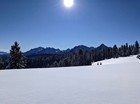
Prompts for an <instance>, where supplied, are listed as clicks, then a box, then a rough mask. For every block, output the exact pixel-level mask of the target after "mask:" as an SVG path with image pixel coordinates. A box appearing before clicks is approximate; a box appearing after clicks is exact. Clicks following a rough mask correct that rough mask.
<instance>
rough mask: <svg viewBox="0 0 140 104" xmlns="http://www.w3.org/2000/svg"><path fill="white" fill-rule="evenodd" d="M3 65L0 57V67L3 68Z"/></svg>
mask: <svg viewBox="0 0 140 104" xmlns="http://www.w3.org/2000/svg"><path fill="white" fill-rule="evenodd" d="M3 65H4V62H3V60H2V58H1V57H0V69H3Z"/></svg>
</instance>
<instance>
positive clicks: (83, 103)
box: [0, 57, 140, 104]
mask: <svg viewBox="0 0 140 104" xmlns="http://www.w3.org/2000/svg"><path fill="white" fill-rule="evenodd" d="M129 58H130V57H129ZM129 58H128V59H129ZM131 58H132V57H131ZM132 59H133V60H135V59H136V58H135V57H133V58H132ZM122 60H123V59H121V58H119V59H118V61H119V62H120V61H122ZM124 60H127V59H126V58H125V59H124ZM106 61H107V60H106ZM127 61H128V60H127ZM111 62H112V63H113V61H111ZM103 63H105V62H103ZM0 104H140V60H138V59H136V60H135V62H130V61H128V63H127V62H125V63H122V62H120V63H117V64H108V65H100V66H97V65H93V66H84V67H71V68H50V69H30V70H29V69H27V70H26V69H25V70H5V71H1V70H0Z"/></svg>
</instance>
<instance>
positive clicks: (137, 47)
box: [134, 41, 139, 54]
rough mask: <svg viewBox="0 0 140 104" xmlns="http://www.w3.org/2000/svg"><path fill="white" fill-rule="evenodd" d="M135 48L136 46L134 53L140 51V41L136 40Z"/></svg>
mask: <svg viewBox="0 0 140 104" xmlns="http://www.w3.org/2000/svg"><path fill="white" fill-rule="evenodd" d="M134 46H135V48H134V54H138V53H139V43H138V41H136V42H135V45H134Z"/></svg>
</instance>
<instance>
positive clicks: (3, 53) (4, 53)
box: [0, 51, 8, 55]
mask: <svg viewBox="0 0 140 104" xmlns="http://www.w3.org/2000/svg"><path fill="white" fill-rule="evenodd" d="M6 54H8V53H7V52H2V51H0V55H6Z"/></svg>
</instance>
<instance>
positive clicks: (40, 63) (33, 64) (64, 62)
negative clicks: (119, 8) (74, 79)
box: [0, 41, 140, 69]
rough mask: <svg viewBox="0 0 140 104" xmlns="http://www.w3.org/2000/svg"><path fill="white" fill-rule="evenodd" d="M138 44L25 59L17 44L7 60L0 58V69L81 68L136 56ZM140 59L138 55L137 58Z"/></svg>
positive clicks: (138, 51)
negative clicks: (97, 62)
mask: <svg viewBox="0 0 140 104" xmlns="http://www.w3.org/2000/svg"><path fill="white" fill-rule="evenodd" d="M139 48H140V47H139V43H138V41H136V42H135V43H134V44H133V45H128V43H126V44H124V45H122V46H120V47H117V45H114V46H113V47H106V48H103V49H101V50H98V49H92V50H88V51H87V50H83V49H79V51H76V52H70V53H67V54H52V55H51V54H49V55H46V54H44V55H36V56H27V57H25V56H24V55H23V53H22V52H21V51H20V47H19V44H18V43H17V42H15V43H14V45H12V46H11V50H10V55H9V57H8V59H2V58H0V69H5V68H6V69H21V68H46V67H67V66H82V65H91V63H92V62H96V61H100V60H104V59H110V58H118V57H126V56H130V55H137V54H139V53H140V49H139ZM138 58H140V55H139V56H138Z"/></svg>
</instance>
